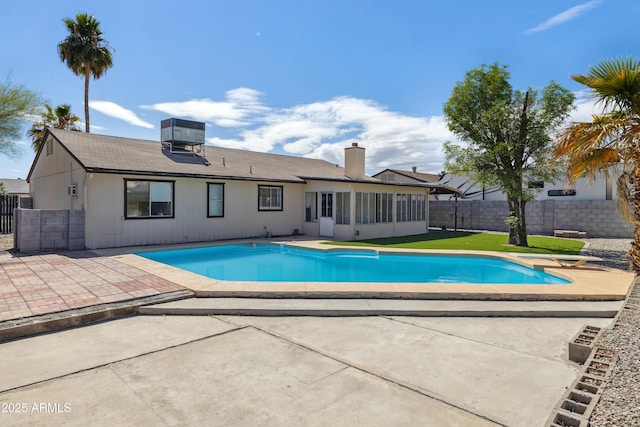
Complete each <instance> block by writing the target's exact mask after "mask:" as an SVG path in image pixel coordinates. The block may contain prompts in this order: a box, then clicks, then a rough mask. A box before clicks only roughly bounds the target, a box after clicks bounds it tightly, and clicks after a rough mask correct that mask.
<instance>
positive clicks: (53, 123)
mask: <svg viewBox="0 0 640 427" xmlns="http://www.w3.org/2000/svg"><path fill="white" fill-rule="evenodd" d="M44 107H45V109H46V111H45V112H44V113H42V120H41V121H39V122H37V123H34V124H33V125H32V126H31V129H29V131H28V132H27V133H28V134H29V136H30V137H31V147H32V148H33V151H35V152H38V150H39V149H40V145H42V137H43V136H44V131H45V130H46V129H47V128H48V127H53V128H55V129H65V130H74V131H79V130H80V129H78V128H77V127H76V125H75V122H77V121H78V120H80V117H78V116H76V115H75V114H73V113H72V112H71V106H70V105H69V104H61V105H58V106H57V107H56V109H55V110H54V109H52V108H51V106H50V105H49V104H44Z"/></svg>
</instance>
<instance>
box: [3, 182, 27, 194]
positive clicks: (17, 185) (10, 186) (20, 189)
mask: <svg viewBox="0 0 640 427" xmlns="http://www.w3.org/2000/svg"><path fill="white" fill-rule="evenodd" d="M0 184H2V185H3V186H4V189H5V191H6V192H7V194H29V183H28V182H27V181H25V180H24V179H20V178H18V179H9V178H0Z"/></svg>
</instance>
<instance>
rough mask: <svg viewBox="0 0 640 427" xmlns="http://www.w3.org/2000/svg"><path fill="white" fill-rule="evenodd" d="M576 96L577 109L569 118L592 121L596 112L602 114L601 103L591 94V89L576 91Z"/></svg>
mask: <svg viewBox="0 0 640 427" xmlns="http://www.w3.org/2000/svg"><path fill="white" fill-rule="evenodd" d="M574 95H575V97H576V100H575V103H574V105H575V107H576V109H575V110H574V111H573V112H572V113H571V115H570V117H569V120H570V121H572V122H590V121H592V116H593V115H594V114H602V113H603V108H602V105H601V104H598V103H596V99H595V98H593V97H592V96H591V91H590V90H589V89H585V90H581V91H578V92H574Z"/></svg>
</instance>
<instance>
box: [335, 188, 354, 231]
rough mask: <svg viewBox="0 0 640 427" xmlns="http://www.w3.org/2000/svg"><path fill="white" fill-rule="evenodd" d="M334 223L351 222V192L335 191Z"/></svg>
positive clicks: (344, 223)
mask: <svg viewBox="0 0 640 427" xmlns="http://www.w3.org/2000/svg"><path fill="white" fill-rule="evenodd" d="M336 224H343V225H346V224H351V193H336Z"/></svg>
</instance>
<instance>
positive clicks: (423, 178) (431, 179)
mask: <svg viewBox="0 0 640 427" xmlns="http://www.w3.org/2000/svg"><path fill="white" fill-rule="evenodd" d="M389 172H393V173H396V174H398V175H402V176H406V177H408V178H412V179H415V180H416V181H420V182H425V183H429V184H433V183H435V182H438V181H440V175H437V174H434V173H424V172H418V171H417V168H413V170H412V171H405V170H400V169H385V170H383V171H382V172H378V173H377V174H375V175H373V176H374V177H375V178H379V177H380V175H382V174H384V173H389Z"/></svg>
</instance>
